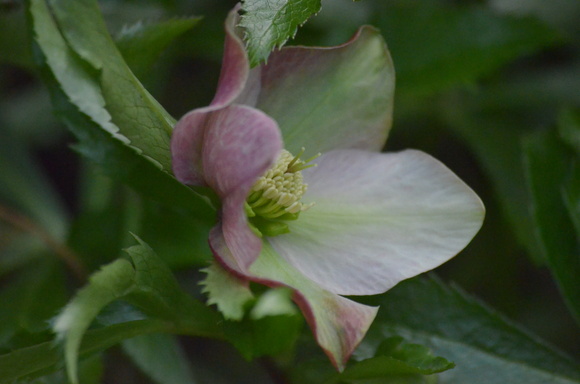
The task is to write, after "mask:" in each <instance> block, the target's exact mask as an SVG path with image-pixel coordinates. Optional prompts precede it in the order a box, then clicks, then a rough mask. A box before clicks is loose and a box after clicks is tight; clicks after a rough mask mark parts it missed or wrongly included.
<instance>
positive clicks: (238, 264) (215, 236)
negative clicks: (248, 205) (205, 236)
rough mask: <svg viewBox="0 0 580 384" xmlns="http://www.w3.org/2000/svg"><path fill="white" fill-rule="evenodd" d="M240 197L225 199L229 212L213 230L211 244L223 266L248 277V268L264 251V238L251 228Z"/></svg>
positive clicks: (226, 208) (210, 237) (213, 251)
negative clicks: (262, 250)
mask: <svg viewBox="0 0 580 384" xmlns="http://www.w3.org/2000/svg"><path fill="white" fill-rule="evenodd" d="M238 200H239V199H238V198H236V197H235V196H230V198H228V199H226V200H224V202H223V203H224V209H225V210H227V212H228V215H227V216H225V217H223V218H222V221H220V222H219V223H218V224H217V225H216V226H215V227H213V228H212V229H211V231H210V234H209V245H210V248H211V250H212V253H213V254H214V256H215V257H216V259H217V260H218V261H219V262H220V263H221V265H222V266H224V267H225V268H227V269H228V270H229V271H231V272H233V273H235V274H236V275H238V276H239V277H242V278H246V277H247V275H248V268H249V267H250V265H251V264H252V263H253V262H254V261H255V260H256V259H257V258H258V255H259V254H260V250H261V249H262V239H260V238H259V237H257V236H256V235H255V234H254V233H253V232H252V231H251V230H250V228H249V226H248V222H247V218H246V214H245V212H244V211H243V205H241V209H240V204H239V201H238ZM244 200H245V196H244ZM244 200H242V204H243V201H244Z"/></svg>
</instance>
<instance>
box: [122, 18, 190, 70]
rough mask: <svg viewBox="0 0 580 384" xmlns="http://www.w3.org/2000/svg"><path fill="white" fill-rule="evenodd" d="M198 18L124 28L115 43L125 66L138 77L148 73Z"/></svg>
mask: <svg viewBox="0 0 580 384" xmlns="http://www.w3.org/2000/svg"><path fill="white" fill-rule="evenodd" d="M199 20H200V19H199V18H184V19H174V20H167V21H162V22H158V23H155V24H143V23H142V22H138V23H137V24H134V25H132V26H131V27H125V28H123V30H121V32H120V33H119V35H118V36H117V37H116V39H115V41H116V43H117V46H118V48H119V51H120V52H121V54H122V55H123V58H124V59H125V61H126V63H127V65H128V66H129V68H131V70H132V71H133V73H134V74H135V75H136V76H137V77H139V76H140V75H143V74H145V73H147V71H149V69H150V68H151V66H152V65H153V64H154V63H155V61H156V60H157V59H158V58H159V56H160V55H161V52H162V51H163V50H164V49H165V48H167V46H168V45H169V44H170V43H171V42H172V41H173V40H175V39H176V38H177V37H179V36H180V35H182V34H183V33H185V32H187V31H188V30H190V29H191V28H193V27H194V26H195V25H196V24H197V23H198V21H199Z"/></svg>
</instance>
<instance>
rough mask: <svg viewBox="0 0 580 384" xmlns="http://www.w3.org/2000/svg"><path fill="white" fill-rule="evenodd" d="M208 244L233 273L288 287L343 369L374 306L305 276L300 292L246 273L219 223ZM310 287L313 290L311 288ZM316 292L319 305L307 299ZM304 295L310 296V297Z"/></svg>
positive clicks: (316, 334)
mask: <svg viewBox="0 0 580 384" xmlns="http://www.w3.org/2000/svg"><path fill="white" fill-rule="evenodd" d="M209 245H210V248H211V250H212V252H213V254H214V256H215V257H216V260H217V261H218V262H219V263H220V265H222V266H223V267H224V268H225V269H226V270H228V271H229V272H231V273H232V274H233V275H234V276H236V277H238V278H240V279H242V280H247V281H253V282H256V283H259V284H263V285H266V286H269V287H272V288H277V287H287V288H290V289H292V291H293V295H292V299H293V300H294V302H295V303H296V304H297V305H298V307H299V308H300V310H301V311H302V314H303V315H304V317H305V319H306V321H307V322H308V325H309V326H310V328H311V330H312V333H313V335H314V337H315V338H316V341H317V342H318V344H319V345H320V347H321V348H322V349H323V351H324V352H325V353H326V355H327V356H328V358H329V360H330V362H331V363H332V365H334V366H335V367H336V369H337V370H338V371H341V372H342V371H343V370H344V367H345V365H346V363H347V361H348V359H349V358H350V356H351V355H352V353H353V352H354V350H355V349H356V347H357V346H358V345H359V344H360V342H361V341H362V339H363V337H364V336H365V334H366V332H367V330H368V328H369V327H370V325H371V324H372V322H373V320H374V318H375V316H376V314H377V312H378V307H371V306H367V305H364V304H360V303H357V302H355V301H352V300H350V299H347V298H344V297H342V296H339V295H336V294H334V293H331V292H328V291H326V290H323V289H322V288H320V287H318V286H317V285H316V284H315V283H313V282H312V281H311V280H308V279H306V278H304V281H305V282H306V284H307V285H310V287H307V288H306V289H305V292H307V293H303V292H301V291H300V289H299V288H296V287H294V286H292V285H290V284H286V283H284V282H282V281H276V280H272V279H269V278H266V277H261V276H256V275H254V274H252V273H250V272H249V271H248V269H247V268H240V265H239V264H237V263H236V262H235V261H234V262H232V261H233V260H235V258H234V256H233V255H232V252H231V251H230V249H229V248H228V246H227V244H226V241H225V239H224V236H223V232H222V229H221V225H219V224H218V225H217V226H216V227H214V228H213V229H212V231H211V233H210V237H209ZM260 247H261V244H260ZM281 266H282V267H283V268H282V269H283V270H284V271H283V272H282V275H284V274H286V273H288V271H290V270H294V268H292V267H291V266H289V265H285V266H283V265H282V264H280V265H278V267H281ZM313 287H314V288H313ZM313 289H314V290H315V291H316V292H313ZM318 294H320V295H321V303H319V304H323V305H319V306H316V305H313V304H312V303H311V301H314V300H313V297H314V295H318ZM308 296H310V300H309V298H308Z"/></svg>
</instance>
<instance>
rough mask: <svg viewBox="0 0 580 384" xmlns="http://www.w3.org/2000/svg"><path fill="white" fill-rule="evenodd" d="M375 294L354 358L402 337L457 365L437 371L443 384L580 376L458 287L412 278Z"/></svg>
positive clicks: (563, 358)
mask: <svg viewBox="0 0 580 384" xmlns="http://www.w3.org/2000/svg"><path fill="white" fill-rule="evenodd" d="M378 299H379V301H380V304H381V309H380V311H379V315H378V317H377V319H376V321H375V323H374V324H373V326H372V327H371V330H370V331H369V334H368V336H367V338H366V339H365V340H364V341H363V343H362V345H361V347H360V348H359V350H358V351H357V354H358V355H357V358H369V357H372V356H373V355H374V353H375V351H376V350H377V349H378V346H379V344H380V343H381V342H382V341H383V340H385V338H389V337H393V336H402V337H403V338H405V340H408V341H409V342H411V343H417V344H422V345H425V346H426V347H428V348H429V349H430V350H432V351H433V353H435V354H437V355H440V356H444V357H445V358H446V359H449V360H451V361H453V362H454V363H455V364H456V367H455V368H454V369H452V370H449V371H446V372H443V373H441V374H439V375H438V376H439V383H441V384H448V383H450V384H459V383H474V384H479V383H510V384H518V383H522V384H524V383H541V382H545V383H548V382H549V383H562V384H563V383H567V384H571V383H574V382H577V381H578V380H580V369H579V368H578V365H577V363H576V362H575V361H574V360H572V359H571V358H569V357H567V356H565V355H563V354H562V353H560V352H558V351H555V350H553V349H552V348H550V347H548V346H547V345H545V344H543V343H542V342H541V341H539V340H537V339H535V338H534V337H532V336H530V335H529V334H528V333H526V332H525V331H523V330H521V329H519V328H518V327H517V326H516V325H514V324H512V323H511V322H509V321H508V320H506V319H505V318H503V317H502V316H500V315H498V314H497V313H495V312H493V311H492V310H490V309H488V308H487V307H486V306H484V305H482V304H481V303H480V302H478V301H477V300H475V299H473V298H471V297H469V296H467V295H466V294H465V293H463V292H461V291H460V290H459V289H457V288H454V287H448V286H445V285H444V284H442V283H441V282H439V281H437V280H434V279H423V278H415V279H411V280H407V281H405V282H403V283H400V284H399V285H398V286H397V287H395V288H394V289H392V290H391V291H389V292H387V293H386V294H385V295H382V296H380V297H378ZM375 304H377V303H376V302H375ZM347 372H348V370H347Z"/></svg>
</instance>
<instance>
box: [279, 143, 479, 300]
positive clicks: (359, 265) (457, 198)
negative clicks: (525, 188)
mask: <svg viewBox="0 0 580 384" xmlns="http://www.w3.org/2000/svg"><path fill="white" fill-rule="evenodd" d="M316 162H317V163H318V166H317V167H314V168H310V169H307V170H305V171H303V172H304V178H305V180H306V182H307V183H308V185H309V186H308V191H307V193H306V195H305V196H304V199H303V200H304V202H305V203H309V202H315V203H316V205H314V206H313V207H312V208H310V209H309V210H308V211H306V212H303V213H301V215H300V218H299V219H298V220H296V221H291V222H288V224H289V227H290V233H289V234H285V235H281V236H276V237H273V238H270V239H269V240H270V242H271V244H272V246H273V247H274V248H275V249H276V251H277V252H278V253H279V254H280V255H281V256H282V257H284V258H285V259H286V260H288V262H290V263H291V264H292V265H294V266H295V267H296V268H297V269H298V270H299V271H300V272H302V273H303V274H304V275H306V276H308V277H309V278H310V279H312V280H314V281H315V282H317V283H318V284H319V285H321V286H322V287H324V288H326V289H328V290H329V291H331V292H334V293H338V294H346V295H370V294H377V293H382V292H385V291H386V290H388V289H390V288H391V287H393V286H394V285H395V284H397V283H398V282H400V281H402V280H404V279H407V278H409V277H412V276H415V275H417V274H420V273H422V272H425V271H428V270H431V269H433V268H435V267H437V266H439V265H440V264H442V263H443V262H445V261H447V260H449V259H450V258H451V257H453V256H454V255H455V254H457V253H458V252H459V251H461V250H462V249H463V248H464V247H465V246H466V245H467V244H468V243H469V241H471V239H472V238H473V236H474V235H475V234H476V233H477V231H478V230H479V228H480V227H481V224H482V221H483V217H484V213H485V210H484V207H483V204H482V203H481V200H480V199H479V198H478V196H477V195H476V194H475V193H474V192H473V191H472V190H471V189H470V188H469V187H468V186H467V185H465V184H464V183H463V182H462V181H461V180H460V179H459V178H458V177H457V176H455V174H454V173H453V172H451V171H450V170H449V169H448V168H446V167H445V166H444V165H443V164H441V163H440V162H439V161H437V160H435V159H434V158H432V157H430V156H429V155H427V154H425V153H422V152H419V151H413V150H408V151H404V152H400V153H394V154H379V153H372V152H366V151H359V150H338V151H332V152H329V153H327V154H325V155H323V156H321V157H320V158H319V159H317V161H316Z"/></svg>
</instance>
